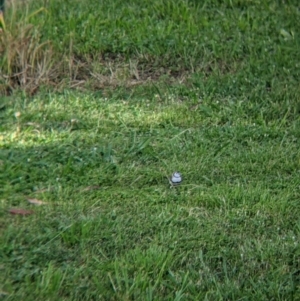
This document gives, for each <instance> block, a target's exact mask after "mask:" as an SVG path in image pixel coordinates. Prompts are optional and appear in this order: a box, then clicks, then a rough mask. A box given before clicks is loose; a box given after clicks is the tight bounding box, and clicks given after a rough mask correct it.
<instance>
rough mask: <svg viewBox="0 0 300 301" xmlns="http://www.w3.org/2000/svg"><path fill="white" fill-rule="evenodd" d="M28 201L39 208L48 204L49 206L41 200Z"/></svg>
mask: <svg viewBox="0 0 300 301" xmlns="http://www.w3.org/2000/svg"><path fill="white" fill-rule="evenodd" d="M27 201H28V202H29V203H30V204H33V205H37V206H40V205H46V204H47V203H46V202H43V201H40V200H38V199H27Z"/></svg>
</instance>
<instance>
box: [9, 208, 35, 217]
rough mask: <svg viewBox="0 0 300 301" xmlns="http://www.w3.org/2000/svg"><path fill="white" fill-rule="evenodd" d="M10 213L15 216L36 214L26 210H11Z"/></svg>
mask: <svg viewBox="0 0 300 301" xmlns="http://www.w3.org/2000/svg"><path fill="white" fill-rule="evenodd" d="M9 213H10V214H14V215H23V216H25V215H30V214H33V213H34V212H33V211H32V210H25V209H20V208H12V209H9Z"/></svg>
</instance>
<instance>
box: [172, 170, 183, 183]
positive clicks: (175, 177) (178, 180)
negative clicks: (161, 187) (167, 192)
mask: <svg viewBox="0 0 300 301" xmlns="http://www.w3.org/2000/svg"><path fill="white" fill-rule="evenodd" d="M169 182H170V184H171V185H172V186H178V185H180V184H181V182H182V176H181V174H180V172H178V171H175V172H174V173H173V174H172V176H171V177H170V179H169Z"/></svg>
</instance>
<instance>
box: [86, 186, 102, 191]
mask: <svg viewBox="0 0 300 301" xmlns="http://www.w3.org/2000/svg"><path fill="white" fill-rule="evenodd" d="M98 189H100V186H99V185H92V186H88V187H86V188H84V189H82V191H90V190H98Z"/></svg>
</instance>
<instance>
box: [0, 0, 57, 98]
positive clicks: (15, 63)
mask: <svg viewBox="0 0 300 301" xmlns="http://www.w3.org/2000/svg"><path fill="white" fill-rule="evenodd" d="M9 4H10V6H9V7H8V9H7V11H6V15H5V17H6V22H5V23H4V24H5V26H3V27H2V31H1V33H0V94H9V93H10V92H11V91H13V90H14V89H18V88H19V89H22V90H25V91H27V92H31V93H33V91H36V90H37V88H38V87H39V86H40V85H42V84H46V83H48V82H49V80H50V78H51V73H52V72H53V69H52V68H51V64H52V49H51V44H50V42H49V41H42V38H41V33H40V28H39V27H38V26H36V25H32V24H31V23H30V20H31V18H32V17H33V16H35V15H37V14H41V13H46V11H45V9H44V8H40V9H38V10H36V11H34V12H33V13H30V14H29V12H28V9H27V7H26V4H24V3H19V4H17V3H15V2H10V3H9ZM19 5H24V6H25V9H24V8H22V12H23V14H22V15H21V16H20V13H19Z"/></svg>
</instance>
